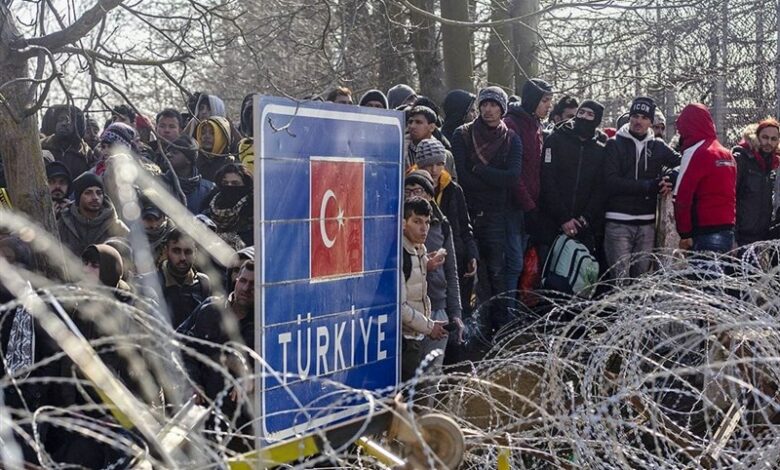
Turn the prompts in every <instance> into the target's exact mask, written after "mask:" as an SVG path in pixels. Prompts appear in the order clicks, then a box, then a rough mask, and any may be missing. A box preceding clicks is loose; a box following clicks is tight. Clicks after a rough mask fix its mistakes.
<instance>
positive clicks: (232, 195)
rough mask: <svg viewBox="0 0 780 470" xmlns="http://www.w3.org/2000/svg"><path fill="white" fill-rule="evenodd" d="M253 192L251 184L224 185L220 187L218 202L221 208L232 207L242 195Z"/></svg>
mask: <svg viewBox="0 0 780 470" xmlns="http://www.w3.org/2000/svg"><path fill="white" fill-rule="evenodd" d="M251 193H252V187H251V186H222V187H221V188H220V189H219V199H218V201H217V203H218V205H219V206H220V208H225V207H230V206H233V205H235V204H236V203H237V202H238V201H239V200H240V199H241V198H242V197H244V196H246V195H248V194H251Z"/></svg>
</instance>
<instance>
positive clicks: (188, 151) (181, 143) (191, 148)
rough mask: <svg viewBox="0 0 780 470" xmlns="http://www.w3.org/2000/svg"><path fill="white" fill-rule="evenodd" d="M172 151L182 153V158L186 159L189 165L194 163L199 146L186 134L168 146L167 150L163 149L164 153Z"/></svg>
mask: <svg viewBox="0 0 780 470" xmlns="http://www.w3.org/2000/svg"><path fill="white" fill-rule="evenodd" d="M172 149H175V150H178V151H179V152H181V153H183V154H184V156H185V157H187V160H189V161H190V163H195V159H196V158H197V157H198V150H200V146H199V145H198V141H197V140H195V139H193V138H192V137H191V136H189V135H187V134H182V135H180V136H179V137H177V138H176V140H174V141H173V142H171V143H170V144H169V145H168V148H166V149H165V152H166V153H167V152H170V151H171V150H172Z"/></svg>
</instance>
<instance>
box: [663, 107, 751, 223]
mask: <svg viewBox="0 0 780 470" xmlns="http://www.w3.org/2000/svg"><path fill="white" fill-rule="evenodd" d="M677 132H678V133H679V134H680V148H681V149H682V150H683V155H682V162H681V164H680V174H679V176H678V177H677V184H676V186H675V188H674V217H675V223H676V225H677V232H678V233H679V234H680V237H681V238H690V237H691V236H694V235H701V234H706V233H714V232H719V231H722V230H728V229H732V228H734V223H735V222H736V200H737V195H736V182H737V165H736V162H735V161H734V157H732V155H731V152H730V151H729V150H728V149H726V148H725V147H723V145H721V144H720V142H718V138H717V134H716V131H715V123H714V122H713V120H712V115H710V111H709V109H707V107H706V106H704V105H703V104H699V103H695V104H689V105H688V106H686V107H685V108H684V109H683V110H682V112H681V113H680V117H679V118H677Z"/></svg>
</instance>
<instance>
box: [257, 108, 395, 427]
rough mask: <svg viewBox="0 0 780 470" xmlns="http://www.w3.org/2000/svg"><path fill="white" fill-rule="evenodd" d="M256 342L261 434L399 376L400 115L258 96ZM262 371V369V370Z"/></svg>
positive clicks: (321, 414) (355, 402)
mask: <svg viewBox="0 0 780 470" xmlns="http://www.w3.org/2000/svg"><path fill="white" fill-rule="evenodd" d="M254 110H255V114H254V124H255V156H256V161H255V182H256V183H255V184H256V189H257V190H256V197H258V198H259V201H258V203H256V204H255V220H256V221H258V223H257V225H256V227H255V230H256V233H255V240H256V247H255V252H256V257H257V259H258V260H262V261H261V263H262V269H259V270H258V271H257V272H256V275H257V276H258V279H257V286H258V289H257V302H256V305H257V306H258V308H257V310H256V313H255V315H256V325H258V327H259V328H260V334H257V335H256V338H257V340H256V341H257V344H256V345H255V347H256V349H257V351H259V353H260V355H261V356H262V358H263V359H264V360H265V361H266V363H267V365H268V367H269V368H270V369H272V370H273V373H271V374H267V373H266V374H263V377H262V378H261V379H260V381H259V384H258V386H259V393H258V394H257V399H258V407H257V410H258V411H259V415H260V420H259V424H260V425H259V426H257V427H258V429H257V431H258V432H259V433H260V434H261V438H262V439H263V441H265V442H271V441H277V440H283V439H286V438H289V437H290V436H292V435H294V434H300V433H306V432H310V431H312V430H315V429H318V428H325V427H328V426H332V425H334V424H336V423H338V422H339V421H343V420H345V419H347V418H353V417H355V416H358V415H359V414H361V413H366V412H367V410H368V402H367V401H366V400H365V398H364V397H363V396H362V395H361V394H359V393H355V392H354V390H355V389H357V390H370V391H383V392H384V393H386V394H387V395H390V394H392V393H393V392H394V390H395V388H396V386H397V384H398V382H399V378H400V371H399V365H400V313H399V305H398V304H399V296H400V290H399V289H400V287H399V282H400V276H399V254H400V245H399V240H400V226H401V223H400V221H401V219H400V217H401V214H400V211H401V201H402V198H401V190H402V180H401V176H402V172H403V168H402V167H403V165H402V155H403V142H404V135H403V129H404V128H403V114H402V113H400V112H397V111H387V110H377V109H373V108H362V107H358V106H345V105H337V104H332V103H319V102H312V103H302V104H297V103H295V102H294V101H291V100H287V99H283V98H273V97H260V96H258V97H256V98H255V104H254ZM266 372H267V371H266Z"/></svg>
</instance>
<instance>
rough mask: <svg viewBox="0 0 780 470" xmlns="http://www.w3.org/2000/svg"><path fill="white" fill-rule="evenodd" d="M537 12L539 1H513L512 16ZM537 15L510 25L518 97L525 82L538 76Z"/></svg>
mask: <svg viewBox="0 0 780 470" xmlns="http://www.w3.org/2000/svg"><path fill="white" fill-rule="evenodd" d="M538 11H539V0H513V2H512V16H523V15H528V14H532V13H537V12H538ZM538 26H539V15H538V14H534V15H533V16H530V17H528V18H526V19H524V20H523V21H522V22H516V23H513V24H512V51H513V52H514V55H515V59H517V62H516V63H514V64H513V65H514V75H515V93H517V94H518V95H520V94H521V93H522V90H523V86H524V85H525V82H526V81H527V80H528V79H530V78H535V77H536V76H537V75H539V36H538V34H537V33H536V30H537V28H538Z"/></svg>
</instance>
